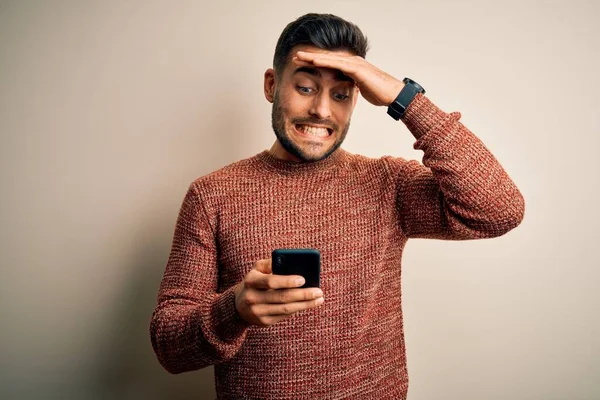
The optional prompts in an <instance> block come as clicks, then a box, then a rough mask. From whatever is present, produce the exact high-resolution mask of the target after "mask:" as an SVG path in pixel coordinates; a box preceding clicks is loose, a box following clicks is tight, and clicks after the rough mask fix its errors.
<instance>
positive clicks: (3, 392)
mask: <svg viewBox="0 0 600 400" xmlns="http://www.w3.org/2000/svg"><path fill="white" fill-rule="evenodd" d="M599 4H600V3H598V2H594V1H535V2H534V1H529V2H522V1H503V2H495V1H477V2H476V1H475V0H473V1H458V2H456V1H455V2H446V1H442V0H439V1H433V0H429V1H416V0H415V1H410V2H409V1H356V0H355V1H302V2H287V1H272V2H266V1H251V2H250V1H248V2H246V1H237V2H233V1H218V2H213V1H211V2H203V1H166V0H164V1H158V0H153V1H143V0H129V1H117V0H110V1H75V0H72V1H68V0H63V1H52V2H50V1H41V0H40V1H34V0H29V1H28V0H23V1H17V0H15V1H2V2H1V3H0V138H1V142H0V157H1V158H0V163H1V164H0V166H1V169H0V190H1V195H2V196H1V200H0V233H1V240H0V266H1V270H0V274H1V275H0V324H1V325H0V326H1V328H0V334H1V339H0V360H1V361H0V398H2V399H38V398H39V399H67V398H68V399H134V398H140V399H141V398H144V399H166V398H168V399H205V398H212V397H213V396H214V388H213V387H214V385H213V376H212V373H213V371H212V368H207V369H204V370H201V371H198V372H192V373H186V374H182V375H178V376H173V375H169V374H168V373H167V372H165V371H164V370H163V369H162V368H161V367H160V365H159V364H158V362H157V361H156V359H155V356H154V353H153V352H152V348H151V345H150V340H149V335H148V323H149V319H150V316H151V313H152V310H153V309H154V306H155V301H156V294H157V289H158V286H159V283H160V279H161V277H162V273H163V271H164V267H165V263H166V260H167V257H168V254H169V250H170V246H171V239H172V235H173V229H174V225H175V220H176V217H177V213H178V211H179V206H180V204H181V201H182V199H183V196H184V194H185V191H186V189H187V186H188V185H189V184H190V182H192V181H193V180H194V179H195V178H197V177H199V176H201V175H204V174H206V173H209V172H211V171H213V170H215V169H217V168H219V167H221V166H224V165H226V164H228V163H230V162H233V161H236V160H239V159H242V158H246V157H250V156H252V155H254V154H256V153H258V152H260V151H262V150H264V149H266V148H268V147H270V145H271V144H272V142H273V140H274V135H273V132H272V130H271V125H270V122H271V121H270V111H271V105H270V104H269V103H268V102H267V101H266V100H265V99H264V95H263V89H262V85H263V73H264V71H265V70H266V69H267V68H269V67H270V66H271V61H272V55H273V51H274V48H275V43H276V41H277V38H278V36H279V34H280V33H281V31H282V29H283V28H284V26H285V25H286V24H287V23H288V22H290V21H292V20H293V19H295V18H297V17H298V16H300V15H302V14H304V13H307V12H331V13H334V14H338V15H340V16H342V17H344V18H347V19H349V20H351V21H353V22H355V23H356V24H358V25H359V26H360V27H361V29H362V30H363V31H364V32H365V33H366V35H367V36H368V37H369V39H370V41H371V51H370V53H369V55H368V57H367V59H368V60H369V61H370V62H372V63H373V64H375V65H376V66H378V67H380V68H381V69H383V70H385V71H387V72H389V73H390V74H392V75H394V76H396V77H397V78H399V79H401V78H403V77H404V76H409V77H411V78H413V79H415V80H416V81H417V82H419V83H421V84H422V85H423V86H424V87H425V89H426V90H427V95H428V96H429V98H430V99H431V100H432V101H433V102H434V103H435V104H437V105H438V106H439V107H440V108H442V109H443V110H445V111H448V112H450V111H460V112H461V113H462V116H463V117H462V120H461V121H462V122H463V123H464V124H465V125H466V126H467V127H469V128H470V129H471V130H472V131H473V132H474V133H475V134H476V135H477V136H478V137H479V138H481V139H482V141H483V142H484V143H485V144H486V145H487V146H488V147H489V148H490V149H491V150H492V152H493V153H494V154H495V155H496V157H497V158H498V159H499V161H500V162H501V164H502V165H503V166H504V167H505V169H506V170H507V172H508V173H509V175H510V176H511V177H512V178H513V180H514V181H515V182H516V183H517V185H518V186H519V188H520V189H521V191H522V192H523V195H524V197H525V200H526V215H525V219H524V221H523V223H522V224H521V225H520V226H519V227H518V228H517V229H515V230H514V231H512V232H510V233H508V234H507V235H505V236H502V237H500V238H496V239H489V240H479V241H466V242H443V241H433V240H413V241H409V243H408V245H407V248H406V252H405V254H404V258H403V288H404V296H403V301H404V316H405V328H406V341H407V347H408V368H409V374H410V381H411V384H410V390H409V399H410V400H430V399H442V398H444V399H457V400H469V399H473V400H475V399H477V400H480V399H508V398H510V399H544V400H550V399H557V400H558V399H560V400H564V399H570V400H577V399H598V398H600V350H599V345H600V329H599V328H600V323H599V312H598V306H599V304H600V296H599V294H598V292H599V291H598V283H599V282H600V272H599V267H600V256H599V252H598V243H597V242H598V240H597V238H598V235H597V232H598V228H599V223H600V217H599V212H598V206H597V204H598V195H599V194H600V179H599V178H598V172H599V171H600V163H599V161H598V156H597V154H598V149H599V145H600V140H599V136H600V129H599V128H600V124H599V120H600V118H599V115H600V113H599V112H598V106H599V105H600V102H599V101H598V91H599V90H600V80H599V78H598V71H600V56H599V54H600V51H599V50H600V24H598V21H599V19H600V5H599ZM413 143H414V138H413V137H412V135H411V134H410V132H409V131H408V130H407V129H406V128H405V127H404V125H403V124H401V123H398V122H395V121H393V120H392V119H391V118H389V117H388V116H387V114H386V112H385V108H377V107H374V106H371V105H370V104H368V103H367V102H366V101H364V99H361V100H360V101H359V103H358V105H357V107H356V110H355V113H354V115H353V119H352V127H351V128H350V132H349V135H348V138H347V141H346V143H345V145H344V147H345V148H346V150H348V151H351V152H354V153H361V154H365V155H368V156H373V157H379V156H382V155H385V154H391V155H395V156H401V157H405V158H409V159H419V160H421V157H422V153H420V152H417V151H416V150H414V149H413V148H412V145H413Z"/></svg>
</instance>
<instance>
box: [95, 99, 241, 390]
mask: <svg viewBox="0 0 600 400" xmlns="http://www.w3.org/2000/svg"><path fill="white" fill-rule="evenodd" d="M215 104H219V103H218V102H216V103H215ZM222 104H227V103H222ZM221 114H223V115H219V113H213V116H212V117H211V121H204V122H203V123H199V122H198V121H194V124H195V129H197V130H198V132H199V133H198V138H197V141H196V142H195V145H196V148H197V149H198V157H197V158H195V159H194V160H197V167H198V168H197V171H198V173H197V175H196V176H201V175H204V174H206V173H209V172H211V171H213V170H215V169H217V168H219V167H220V166H222V165H224V164H226V163H228V162H229V161H227V162H224V161H223V160H232V159H242V158H246V157H248V156H251V155H252V154H248V151H247V150H244V149H243V147H244V138H242V137H241V135H242V129H241V128H242V126H241V123H238V122H236V121H233V120H232V119H231V116H230V115H228V114H229V112H228V111H227V110H222V112H221ZM243 120H244V118H240V119H239V121H243ZM206 126H213V127H215V126H216V127H219V131H220V132H221V133H222V134H221V135H215V134H214V131H211V132H203V131H202V129H203V127H206ZM195 170H196V169H195ZM188 183H191V181H190V182H188ZM186 190H187V187H185V188H183V189H182V192H181V193H180V200H183V196H184V195H185V191H186ZM179 204H180V203H178V205H179ZM153 208H156V209H157V210H152V211H153V212H152V213H150V214H151V215H150V216H149V217H148V218H151V220H150V219H149V220H147V221H141V222H140V224H139V227H138V232H139V233H140V234H139V235H138V238H139V243H140V244H139V248H138V249H135V251H134V253H133V254H134V256H133V259H132V260H131V263H130V265H129V268H130V270H131V271H132V274H131V275H130V276H131V278H130V282H129V285H125V288H126V290H124V292H123V293H122V297H121V299H119V300H120V301H115V303H114V304H116V309H115V311H114V313H112V318H110V320H108V321H106V322H105V324H106V326H108V329H107V331H108V332H110V334H109V335H108V337H106V338H104V342H103V343H99V346H98V353H99V354H98V356H97V361H96V363H95V365H94V366H92V367H91V369H92V370H91V371H90V373H89V379H90V382H89V385H87V387H88V388H90V391H93V395H94V398H100V399H150V400H151V399H182V400H184V399H213V398H215V397H216V394H215V389H214V377H213V367H208V368H204V369H202V370H200V371H194V372H187V373H183V374H179V375H171V374H169V373H168V372H166V371H165V370H164V369H163V368H162V366H160V364H159V363H158V361H157V359H156V356H155V354H154V351H153V349H152V345H151V342H150V335H149V324H150V318H151V316H152V312H153V310H154V307H155V306H156V295H157V293H158V288H159V285H160V281H161V278H162V275H163V273H164V269H165V265H166V262H167V259H168V255H169V251H170V246H171V242H172V239H173V231H174V227H175V222H176V220H175V219H173V215H175V217H176V216H177V212H178V211H179V210H178V209H177V210H165V209H164V208H165V207H164V206H161V205H160V204H157V205H155V206H154V207H153ZM109 315H110V314H109Z"/></svg>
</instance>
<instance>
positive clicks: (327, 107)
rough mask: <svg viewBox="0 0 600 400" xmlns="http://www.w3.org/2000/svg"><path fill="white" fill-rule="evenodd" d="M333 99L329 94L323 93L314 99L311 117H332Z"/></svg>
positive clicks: (310, 111)
mask: <svg viewBox="0 0 600 400" xmlns="http://www.w3.org/2000/svg"><path fill="white" fill-rule="evenodd" d="M330 102H331V99H330V98H329V94H328V93H324V92H321V93H319V94H318V95H316V96H315V97H314V99H313V103H312V107H311V108H310V110H309V113H310V115H313V116H315V117H316V118H319V119H327V118H329V117H331V103H330Z"/></svg>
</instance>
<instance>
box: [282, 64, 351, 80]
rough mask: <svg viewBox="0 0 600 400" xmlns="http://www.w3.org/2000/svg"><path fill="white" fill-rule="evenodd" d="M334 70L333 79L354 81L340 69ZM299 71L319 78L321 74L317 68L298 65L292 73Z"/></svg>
mask: <svg viewBox="0 0 600 400" xmlns="http://www.w3.org/2000/svg"><path fill="white" fill-rule="evenodd" d="M334 71H335V79H336V80H338V81H347V82H354V79H352V78H350V77H349V76H348V75H344V73H343V72H342V71H340V70H339V69H336V70H334ZM300 72H305V73H307V74H309V75H313V76H316V77H318V78H321V76H322V75H321V72H320V71H319V70H318V69H317V68H312V67H298V68H296V69H295V70H294V72H293V75H296V74H298V73H300Z"/></svg>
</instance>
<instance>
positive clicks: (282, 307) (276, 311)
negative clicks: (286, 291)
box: [253, 297, 325, 317]
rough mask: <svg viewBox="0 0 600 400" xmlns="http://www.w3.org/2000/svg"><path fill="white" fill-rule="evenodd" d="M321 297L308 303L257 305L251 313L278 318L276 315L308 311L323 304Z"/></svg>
mask: <svg viewBox="0 0 600 400" xmlns="http://www.w3.org/2000/svg"><path fill="white" fill-rule="evenodd" d="M324 300H325V299H324V298H323V297H319V298H318V299H315V300H310V301H296V302H294V303H285V304H257V305H255V306H254V307H253V311H254V313H255V314H256V315H259V316H263V317H265V316H267V317H268V316H278V315H290V314H294V313H297V312H299V311H303V310H308V309H311V308H315V307H318V306H320V305H321V304H323V302H324Z"/></svg>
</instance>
